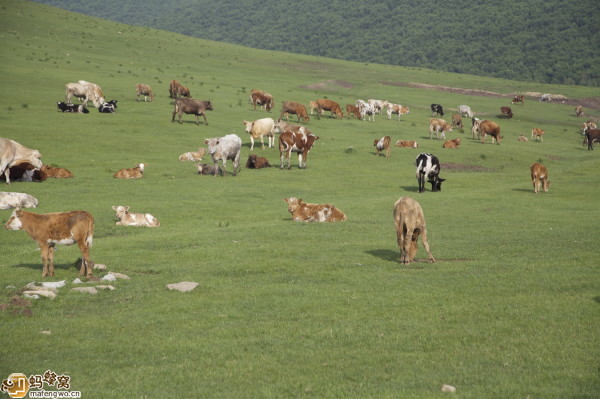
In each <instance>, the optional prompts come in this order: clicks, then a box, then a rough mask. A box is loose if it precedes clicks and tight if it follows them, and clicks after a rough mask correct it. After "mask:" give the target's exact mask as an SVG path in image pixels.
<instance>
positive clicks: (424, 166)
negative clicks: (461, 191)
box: [416, 153, 446, 193]
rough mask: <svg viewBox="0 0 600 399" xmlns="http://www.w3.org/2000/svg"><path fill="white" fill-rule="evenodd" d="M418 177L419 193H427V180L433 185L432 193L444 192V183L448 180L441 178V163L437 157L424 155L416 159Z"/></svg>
mask: <svg viewBox="0 0 600 399" xmlns="http://www.w3.org/2000/svg"><path fill="white" fill-rule="evenodd" d="M416 164H417V172H416V177H417V181H418V182H419V192H420V193H422V192H423V191H425V179H427V181H428V182H429V183H431V191H433V192H436V191H442V182H444V181H446V179H442V178H440V161H439V159H438V158H437V157H436V156H435V155H431V154H428V153H422V154H419V155H418V156H417V159H416Z"/></svg>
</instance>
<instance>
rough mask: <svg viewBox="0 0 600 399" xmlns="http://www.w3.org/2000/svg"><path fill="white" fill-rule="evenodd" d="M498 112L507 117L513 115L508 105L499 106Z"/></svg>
mask: <svg viewBox="0 0 600 399" xmlns="http://www.w3.org/2000/svg"><path fill="white" fill-rule="evenodd" d="M500 114H501V115H506V116H507V117H508V118H512V117H513V113H512V109H510V107H500Z"/></svg>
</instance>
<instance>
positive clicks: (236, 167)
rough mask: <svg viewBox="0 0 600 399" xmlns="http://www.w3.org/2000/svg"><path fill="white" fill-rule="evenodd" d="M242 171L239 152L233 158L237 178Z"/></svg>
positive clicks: (234, 172)
mask: <svg viewBox="0 0 600 399" xmlns="http://www.w3.org/2000/svg"><path fill="white" fill-rule="evenodd" d="M239 170H240V152H238V153H237V154H236V156H235V158H233V175H234V176H237V172H239Z"/></svg>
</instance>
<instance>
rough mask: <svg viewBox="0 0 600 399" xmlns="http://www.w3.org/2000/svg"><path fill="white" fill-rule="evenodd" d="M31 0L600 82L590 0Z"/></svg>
mask: <svg viewBox="0 0 600 399" xmlns="http://www.w3.org/2000/svg"><path fill="white" fill-rule="evenodd" d="M38 1H40V2H42V3H46V4H51V5H54V6H57V7H61V8H65V9H68V10H71V11H77V12H81V13H84V14H89V15H94V16H98V17H102V18H107V19H110V20H114V21H119V22H124V23H127V24H131V25H138V26H146V27H151V28H158V29H164V30H169V31H173V32H179V33H183V34H186V35H190V36H194V37H200V38H204V39H211V40H218V41H224V42H230V43H236V44H240V45H244V46H249V47H253V48H261V49H269V50H280V51H285V52H289V53H300V54H311V55H317V56H323V57H333V58H339V59H345V60H353V61H360V62H370V63H380V64H390V65H404V66H412V67H420V68H430V69H435V70H440V71H450V72H457V73H466V74H475V75H481V76H493V77H499V78H505V79H511V80H521V81H534V82H542V83H560V84H577V85H585V86H596V87H597V86H600V30H599V29H598V26H597V19H598V16H599V15H600V3H598V2H597V1H593V0H576V1H570V2H562V1H556V0H551V1H547V0H533V1H527V2H522V1H516V0H508V1H501V2H475V1H465V0H450V1H445V2H443V3H439V2H437V1H434V0H424V1H418V2H413V1H394V0H386V1H379V2H375V3H373V2H364V1H360V0H350V1H348V0H332V1H328V2H326V3H323V2H321V1H316V0H307V1H303V2H296V1H290V0H286V1H277V2H265V1H255V0H243V1H238V0H223V1H219V2H214V1H207V0H200V1H193V2H192V1H190V0H171V1H162V2H161V1H144V0H131V1H127V2H122V1H120V0H106V1H103V2H101V3H98V2H73V1H66V0H38Z"/></svg>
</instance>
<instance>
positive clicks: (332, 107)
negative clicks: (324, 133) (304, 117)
mask: <svg viewBox="0 0 600 399" xmlns="http://www.w3.org/2000/svg"><path fill="white" fill-rule="evenodd" d="M325 111H330V112H331V116H332V117H333V115H334V114H335V115H337V116H338V118H343V117H344V113H343V112H342V109H341V108H340V104H338V103H336V102H335V101H333V100H327V99H324V98H321V99H318V100H317V116H319V117H320V116H321V115H323V114H324V113H325Z"/></svg>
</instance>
